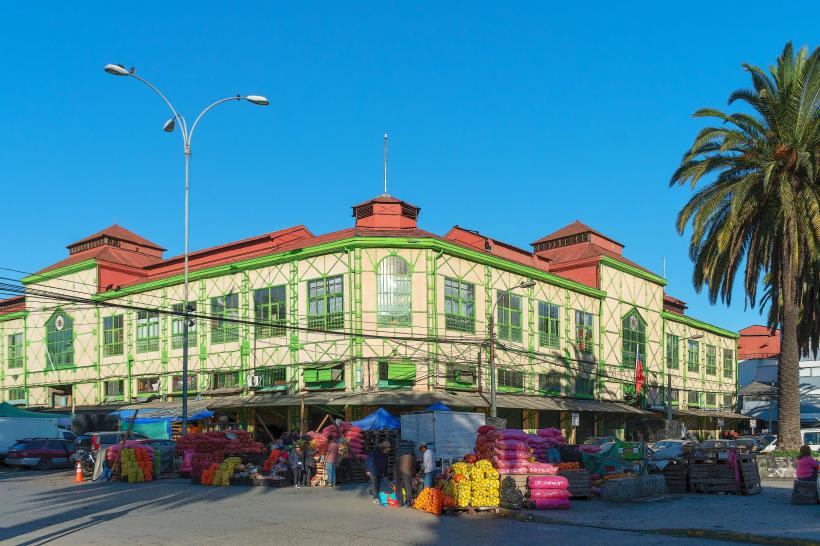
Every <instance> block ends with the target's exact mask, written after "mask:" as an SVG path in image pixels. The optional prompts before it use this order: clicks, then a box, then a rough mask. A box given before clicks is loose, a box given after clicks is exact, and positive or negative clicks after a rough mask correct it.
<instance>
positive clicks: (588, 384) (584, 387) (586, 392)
mask: <svg viewBox="0 0 820 546" xmlns="http://www.w3.org/2000/svg"><path fill="white" fill-rule="evenodd" d="M575 395H576V396H594V395H595V382H594V381H593V380H592V378H591V377H576V378H575Z"/></svg>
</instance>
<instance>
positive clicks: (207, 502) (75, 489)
mask: <svg viewBox="0 0 820 546" xmlns="http://www.w3.org/2000/svg"><path fill="white" fill-rule="evenodd" d="M71 480H72V475H71V473H70V472H48V473H42V472H34V471H31V472H28V471H15V470H6V469H0V542H2V543H3V544H14V545H18V544H19V545H22V544H25V545H34V544H83V545H87V544H129V545H137V544H139V545H141V544H162V545H163V546H167V545H168V544H242V543H245V544H288V543H291V544H299V546H302V545H312V544H321V545H322V546H329V545H335V544H356V545H357V546H363V545H367V544H381V545H383V544H448V545H460V544H464V545H471V546H475V545H480V544H504V543H509V542H511V541H515V542H517V543H522V544H527V543H535V541H538V542H540V543H543V542H545V541H549V542H553V543H558V544H571V543H586V544H606V545H608V546H617V545H621V544H623V545H629V546H643V545H647V546H649V545H654V544H657V543H658V542H662V543H663V544H664V545H666V544H669V545H673V546H675V545H682V544H685V545H687V546H699V545H702V544H718V543H716V542H710V541H705V540H696V539H686V538H672V537H658V536H656V535H651V534H642V533H635V532H626V531H609V530H603V529H592V528H583V527H575V526H565V525H545V524H539V523H524V522H518V521H514V520H511V519H502V518H489V519H488V518H485V517H476V518H470V517H453V516H448V517H444V516H442V517H438V518H437V517H435V516H431V515H429V514H424V513H422V512H419V511H416V510H411V509H386V508H381V507H379V506H375V505H373V504H371V503H370V501H369V499H368V497H367V494H366V493H365V491H364V488H363V487H352V486H351V487H347V488H339V489H336V490H329V489H290V488H289V489H270V488H261V487H227V488H219V487H204V486H193V485H190V484H189V483H188V482H186V481H182V480H162V481H160V482H155V483H149V484H135V485H129V484H125V483H119V482H117V483H107V484H97V483H88V482H87V483H83V484H74V483H72V481H71ZM722 544H725V543H722Z"/></svg>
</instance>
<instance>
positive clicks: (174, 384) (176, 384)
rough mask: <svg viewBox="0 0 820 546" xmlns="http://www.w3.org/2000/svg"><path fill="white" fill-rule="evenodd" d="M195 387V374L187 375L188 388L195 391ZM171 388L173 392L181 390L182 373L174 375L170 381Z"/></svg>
mask: <svg viewBox="0 0 820 546" xmlns="http://www.w3.org/2000/svg"><path fill="white" fill-rule="evenodd" d="M196 388H197V381H196V376H195V375H190V374H189V375H188V390H189V391H195V390H196ZM171 390H173V391H174V392H182V375H175V376H174V377H173V380H172V381H171Z"/></svg>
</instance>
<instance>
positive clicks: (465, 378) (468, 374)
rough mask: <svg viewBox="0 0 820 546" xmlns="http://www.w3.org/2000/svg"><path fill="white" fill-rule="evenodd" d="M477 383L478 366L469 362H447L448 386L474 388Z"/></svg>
mask: <svg viewBox="0 0 820 546" xmlns="http://www.w3.org/2000/svg"><path fill="white" fill-rule="evenodd" d="M475 385H476V368H475V366H471V365H469V364H453V363H450V364H447V386H448V387H451V388H457V389H458V388H461V389H472V388H475Z"/></svg>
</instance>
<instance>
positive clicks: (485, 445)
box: [475, 425, 495, 460]
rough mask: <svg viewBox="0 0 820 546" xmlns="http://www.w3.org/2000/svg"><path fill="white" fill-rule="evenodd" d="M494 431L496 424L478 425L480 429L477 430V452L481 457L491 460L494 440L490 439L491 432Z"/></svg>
mask: <svg viewBox="0 0 820 546" xmlns="http://www.w3.org/2000/svg"><path fill="white" fill-rule="evenodd" d="M494 431H495V427H494V426H490V425H481V426H480V427H478V430H477V431H476V432H477V433H478V434H477V435H476V439H475V453H476V455H478V458H479V459H487V460H490V459H491V458H492V456H493V454H492V448H493V445H492V444H493V442H492V440H491V439H490V437H489V434H490V433H491V432H494Z"/></svg>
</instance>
